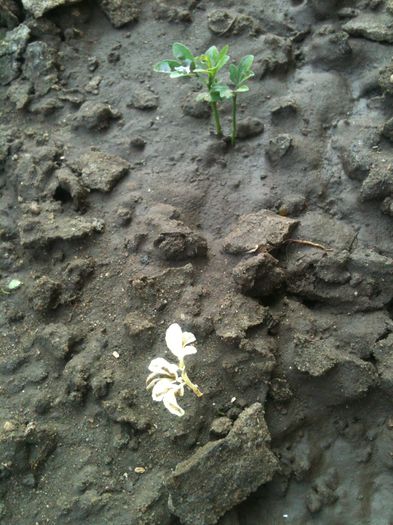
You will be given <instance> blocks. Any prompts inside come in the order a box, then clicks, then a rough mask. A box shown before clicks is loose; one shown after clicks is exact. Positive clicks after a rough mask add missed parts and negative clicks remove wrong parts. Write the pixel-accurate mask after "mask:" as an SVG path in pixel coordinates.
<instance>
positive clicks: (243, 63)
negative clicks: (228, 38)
mask: <svg viewBox="0 0 393 525" xmlns="http://www.w3.org/2000/svg"><path fill="white" fill-rule="evenodd" d="M253 62H254V55H246V56H245V57H243V58H242V59H241V60H240V62H239V70H240V71H241V72H243V71H244V72H245V73H246V72H247V73H248V72H249V71H250V69H251V67H252V64H253Z"/></svg>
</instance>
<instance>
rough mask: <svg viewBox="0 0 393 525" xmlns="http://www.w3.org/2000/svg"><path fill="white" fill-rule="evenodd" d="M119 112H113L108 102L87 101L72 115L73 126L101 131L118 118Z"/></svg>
mask: <svg viewBox="0 0 393 525" xmlns="http://www.w3.org/2000/svg"><path fill="white" fill-rule="evenodd" d="M119 117H120V114H119V113H118V112H115V111H114V110H113V109H112V108H111V106H109V105H108V104H103V103H101V102H91V101H87V102H84V103H83V104H82V106H81V107H80V109H79V111H78V113H77V114H76V115H75V117H74V127H76V128H79V127H81V128H86V129H88V130H96V131H103V130H106V129H108V128H109V126H110V125H111V123H112V122H113V121H114V120H116V119H118V118H119Z"/></svg>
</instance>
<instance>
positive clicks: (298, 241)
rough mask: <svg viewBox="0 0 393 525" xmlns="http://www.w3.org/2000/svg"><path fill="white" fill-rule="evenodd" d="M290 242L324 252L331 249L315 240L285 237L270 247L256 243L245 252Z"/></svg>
mask: <svg viewBox="0 0 393 525" xmlns="http://www.w3.org/2000/svg"><path fill="white" fill-rule="evenodd" d="M290 243H292V244H301V245H303V246H310V247H311V248H318V250H323V251H325V252H331V251H333V248H328V247H327V246H323V244H318V243H317V242H312V241H305V240H303V239H285V240H284V241H282V242H280V243H279V244H275V245H271V246H270V249H268V248H267V247H266V245H265V244H257V245H256V246H255V248H251V250H247V251H246V252H245V253H259V252H261V251H264V250H266V251H271V250H274V249H277V248H280V247H281V246H282V245H284V244H290Z"/></svg>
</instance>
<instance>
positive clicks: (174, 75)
mask: <svg viewBox="0 0 393 525" xmlns="http://www.w3.org/2000/svg"><path fill="white" fill-rule="evenodd" d="M191 76H192V75H191V74H190V73H183V72H182V71H171V72H170V73H169V77H170V78H181V77H191Z"/></svg>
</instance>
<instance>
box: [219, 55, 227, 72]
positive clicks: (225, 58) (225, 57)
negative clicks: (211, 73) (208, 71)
mask: <svg viewBox="0 0 393 525" xmlns="http://www.w3.org/2000/svg"><path fill="white" fill-rule="evenodd" d="M229 58H230V57H229V55H224V56H223V57H221V58H219V59H218V62H217V64H216V70H217V71H219V70H220V69H222V68H223V67H224V66H225V64H226V63H227V62H228V60H229Z"/></svg>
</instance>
